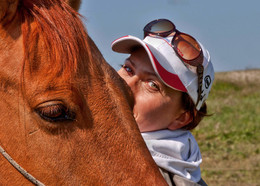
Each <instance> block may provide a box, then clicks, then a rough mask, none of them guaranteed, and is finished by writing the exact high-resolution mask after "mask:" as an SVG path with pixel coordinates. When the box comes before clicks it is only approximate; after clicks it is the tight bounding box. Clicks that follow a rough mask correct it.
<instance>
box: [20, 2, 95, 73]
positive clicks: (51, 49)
mask: <svg viewBox="0 0 260 186" xmlns="http://www.w3.org/2000/svg"><path fill="white" fill-rule="evenodd" d="M18 10H19V13H20V15H21V17H22V33H23V42H24V43H23V45H24V64H23V65H25V61H29V63H34V64H30V66H31V67H30V68H31V70H34V69H37V61H40V60H35V59H33V58H35V56H33V55H32V54H33V53H35V51H36V50H37V49H38V48H40V47H41V46H39V44H38V40H39V37H41V38H42V39H43V41H44V44H43V46H44V51H46V53H47V55H48V57H49V59H48V60H49V61H51V64H50V65H51V66H50V68H49V69H51V70H52V71H54V72H61V71H62V72H63V73H64V72H65V73H66V71H67V74H71V71H74V72H76V71H77V70H78V69H80V70H82V67H83V68H84V66H86V65H83V64H79V61H81V62H83V61H89V62H91V61H92V59H91V55H90V54H91V52H90V47H89V46H88V42H87V41H88V40H87V38H88V36H87V33H86V30H85V27H84V26H83V24H82V22H81V20H80V15H79V14H78V13H77V12H76V11H74V10H73V9H72V8H71V7H70V6H69V5H67V4H66V3H65V1H63V0H48V1H46V0H21V1H20V4H19V8H18ZM31 23H35V24H34V25H33V26H31V25H30V24H31ZM35 25H36V26H35ZM32 27H33V28H32ZM37 47H38V48H37ZM45 55H46V54H45ZM32 61H33V62H32ZM79 65H80V67H79ZM65 69H66V70H65ZM41 70H43V69H41Z"/></svg>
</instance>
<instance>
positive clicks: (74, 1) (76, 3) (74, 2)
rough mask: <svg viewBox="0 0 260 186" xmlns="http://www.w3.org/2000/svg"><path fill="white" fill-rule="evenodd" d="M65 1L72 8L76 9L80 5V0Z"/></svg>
mask: <svg viewBox="0 0 260 186" xmlns="http://www.w3.org/2000/svg"><path fill="white" fill-rule="evenodd" d="M65 2H66V3H67V4H68V5H70V6H71V7H72V8H74V10H76V11H78V10H79V7H80V3H81V0H65Z"/></svg>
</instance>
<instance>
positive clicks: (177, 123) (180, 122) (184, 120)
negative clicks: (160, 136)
mask: <svg viewBox="0 0 260 186" xmlns="http://www.w3.org/2000/svg"><path fill="white" fill-rule="evenodd" d="M191 121H192V116H191V113H190V112H187V111H186V112H183V113H182V114H181V115H180V116H179V117H177V118H176V119H175V120H174V121H173V122H172V123H171V124H170V125H169V126H168V129H169V130H176V129H180V128H182V127H184V126H186V125H188V124H189V123H190V122H191Z"/></svg>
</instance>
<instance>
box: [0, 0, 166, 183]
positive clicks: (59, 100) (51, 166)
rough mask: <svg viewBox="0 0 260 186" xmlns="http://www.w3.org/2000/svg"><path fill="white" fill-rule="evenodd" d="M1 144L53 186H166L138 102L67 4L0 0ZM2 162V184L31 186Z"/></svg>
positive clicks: (28, 169) (34, 174)
mask: <svg viewBox="0 0 260 186" xmlns="http://www.w3.org/2000/svg"><path fill="white" fill-rule="evenodd" d="M0 66H1V68H0V113H1V114H0V145H1V146H2V147H3V148H4V149H5V151H6V152H7V153H9V155H10V156H11V157H12V158H13V159H14V160H15V161H16V162H17V163H18V164H19V165H20V166H22V167H23V168H24V169H25V170H27V171H28V172H29V173H30V174H31V175H33V176H34V177H35V178H36V179H38V180H40V181H41V182H43V183H44V184H46V185H165V182H164V180H163V178H162V177H161V175H160V173H159V171H158V168H157V166H156V164H155V163H154V161H153V160H152V158H151V156H150V153H149V151H148V150H147V149H146V147H145V144H144V142H143V140H142V137H141V136H140V133H139V131H138V128H137V126H136V123H135V121H134V118H133V115H132V106H133V99H132V96H131V93H130V91H129V89H128V88H127V86H126V84H125V83H124V81H122V80H121V79H120V78H119V76H118V75H117V73H116V72H115V71H114V70H113V69H112V68H111V67H110V66H109V65H108V64H107V63H106V62H105V61H104V59H103V57H102V55H101V54H100V52H99V51H98V49H97V48H96V46H95V44H94V43H93V41H92V40H91V39H90V38H89V37H88V35H87V34H86V32H85V29H84V27H83V25H82V23H81V21H80V19H79V15H78V14H77V13H76V12H75V11H74V10H73V9H72V8H70V7H69V6H68V5H67V4H66V3H64V1H60V0H48V1H47V0H20V1H19V0H1V1H0ZM25 184H29V181H28V180H27V179H25V178H24V177H23V176H22V175H21V174H20V173H19V172H18V171H17V170H16V169H15V168H13V167H12V166H11V165H10V163H9V162H8V161H7V160H6V159H5V158H4V157H3V156H2V155H0V185H25Z"/></svg>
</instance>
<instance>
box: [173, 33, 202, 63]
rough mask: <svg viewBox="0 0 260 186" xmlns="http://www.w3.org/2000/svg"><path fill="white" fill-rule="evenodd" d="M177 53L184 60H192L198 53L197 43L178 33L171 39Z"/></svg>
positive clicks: (199, 50) (199, 49)
mask: <svg viewBox="0 0 260 186" xmlns="http://www.w3.org/2000/svg"><path fill="white" fill-rule="evenodd" d="M173 45H174V47H175V48H176V49H177V51H178V54H179V55H180V56H181V57H182V58H183V59H185V60H193V59H195V58H197V57H198V56H199V55H200V52H201V48H200V46H199V43H198V42H197V41H196V40H195V39H193V38H192V37H190V36H189V35H186V34H178V35H177V36H176V37H175V38H174V41H173Z"/></svg>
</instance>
